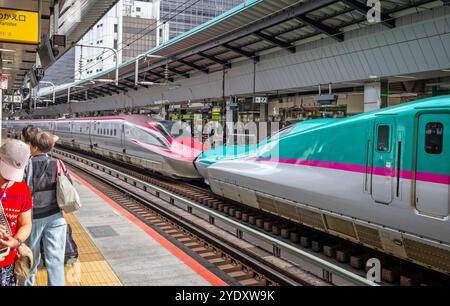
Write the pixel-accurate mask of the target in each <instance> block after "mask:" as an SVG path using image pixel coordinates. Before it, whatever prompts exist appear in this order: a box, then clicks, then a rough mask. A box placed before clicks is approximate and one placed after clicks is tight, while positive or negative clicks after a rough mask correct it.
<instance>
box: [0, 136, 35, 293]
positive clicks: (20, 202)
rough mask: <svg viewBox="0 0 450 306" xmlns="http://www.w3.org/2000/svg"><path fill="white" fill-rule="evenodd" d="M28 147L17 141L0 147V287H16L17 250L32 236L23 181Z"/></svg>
mask: <svg viewBox="0 0 450 306" xmlns="http://www.w3.org/2000/svg"><path fill="white" fill-rule="evenodd" d="M29 158H30V148H29V147H28V146H27V145H26V144H25V143H24V142H22V141H20V140H10V141H8V142H6V143H5V144H4V145H3V146H1V147H0V187H1V190H0V202H1V204H0V286H15V285H16V279H15V275H14V265H15V263H16V261H17V260H18V256H20V254H17V250H18V248H19V247H20V246H21V244H22V243H23V242H24V241H25V240H27V239H28V237H29V236H30V233H31V226H32V221H31V209H32V202H31V194H30V190H29V189H28V186H27V184H26V183H25V182H24V181H23V175H24V170H25V166H26V165H27V163H28V159H29Z"/></svg>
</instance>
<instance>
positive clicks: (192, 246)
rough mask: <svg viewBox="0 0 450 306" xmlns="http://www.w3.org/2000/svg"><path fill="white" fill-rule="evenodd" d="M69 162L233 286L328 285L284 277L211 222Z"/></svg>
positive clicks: (313, 279)
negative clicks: (167, 206) (247, 251)
mask: <svg viewBox="0 0 450 306" xmlns="http://www.w3.org/2000/svg"><path fill="white" fill-rule="evenodd" d="M65 162H66V163H67V164H68V167H69V169H73V170H74V169H76V171H77V174H78V175H79V176H80V177H81V178H83V179H84V180H87V181H89V182H90V184H92V185H94V186H95V188H97V189H98V190H100V191H101V192H102V193H104V194H105V195H106V196H108V197H109V198H111V199H112V200H114V201H115V202H116V203H118V204H119V205H121V206H122V207H124V208H125V209H127V210H128V211H129V212H131V213H132V214H133V215H135V216H136V217H138V218H139V219H141V221H143V222H144V223H146V224H147V225H148V226H150V227H152V228H153V229H155V230H156V231H158V232H159V233H160V234H162V235H163V236H165V237H166V238H168V239H169V240H170V241H172V242H173V243H174V244H175V245H177V246H178V247H180V248H182V249H183V250H185V251H187V253H188V254H189V255H191V256H192V257H194V258H195V259H197V260H198V261H199V262H200V263H202V264H203V265H204V266H205V267H207V268H208V269H210V270H212V271H213V272H216V274H217V275H219V277H221V278H222V279H223V280H224V281H226V282H227V283H229V284H230V285H242V286H276V285H306V286H310V285H327V284H326V283H325V282H323V281H321V280H320V279H318V278H317V277H314V276H313V275H309V274H307V273H304V272H301V271H300V272H301V273H300V274H302V277H299V276H298V274H297V275H294V274H290V273H284V272H282V271H279V270H278V269H276V267H275V268H274V267H273V266H272V265H271V263H270V262H265V259H264V258H257V257H254V256H249V255H248V254H246V253H245V252H242V249H241V248H243V249H245V248H246V247H248V245H247V244H246V243H241V244H240V243H232V242H231V241H230V239H231V240H232V237H227V233H224V232H220V231H219V232H217V231H216V232H214V231H209V230H205V229H203V227H205V226H206V227H207V225H208V223H207V222H204V223H205V224H201V222H198V220H195V219H196V218H195V217H194V216H190V215H189V214H187V213H186V212H183V211H181V210H180V209H177V208H172V209H170V210H167V209H162V208H161V207H162V206H163V205H164V203H163V201H161V200H159V201H158V199H156V200H155V199H151V197H152V196H149V194H147V193H146V192H143V191H142V190H135V189H137V188H136V187H134V188H133V187H129V186H126V185H127V184H126V183H123V182H122V181H121V180H120V179H117V178H114V177H110V178H107V177H105V176H104V173H99V172H100V171H98V170H89V169H87V168H86V167H83V166H85V165H80V164H78V165H77V163H73V161H72V162H70V161H68V160H65ZM80 170H81V171H80ZM102 174H103V175H102ZM158 202H160V203H158ZM190 217H193V218H192V219H193V220H190ZM228 235H229V234H228ZM229 236H231V235H229ZM218 237H221V238H222V239H219V238H218Z"/></svg>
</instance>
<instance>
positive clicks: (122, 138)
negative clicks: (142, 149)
mask: <svg viewBox="0 0 450 306" xmlns="http://www.w3.org/2000/svg"><path fill="white" fill-rule="evenodd" d="M119 127H120V130H119V133H120V145H121V148H122V153H124V154H125V153H126V152H127V150H126V148H125V145H126V144H125V122H122V121H121V122H120V124H119Z"/></svg>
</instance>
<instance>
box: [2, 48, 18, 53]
mask: <svg viewBox="0 0 450 306" xmlns="http://www.w3.org/2000/svg"><path fill="white" fill-rule="evenodd" d="M0 52H16V51H15V50H11V49H1V48H0Z"/></svg>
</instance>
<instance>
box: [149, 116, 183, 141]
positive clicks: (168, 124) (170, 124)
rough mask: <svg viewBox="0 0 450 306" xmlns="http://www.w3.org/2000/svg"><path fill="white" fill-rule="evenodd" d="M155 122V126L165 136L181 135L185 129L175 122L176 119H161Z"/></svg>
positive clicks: (174, 136) (175, 136)
mask: <svg viewBox="0 0 450 306" xmlns="http://www.w3.org/2000/svg"><path fill="white" fill-rule="evenodd" d="M158 123H159V124H156V125H155V126H156V128H157V129H158V131H160V132H161V134H163V135H164V136H165V137H167V138H178V137H181V136H183V134H184V132H185V130H184V129H183V126H180V125H179V124H176V123H177V122H176V121H170V120H163V121H159V122H158Z"/></svg>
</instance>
